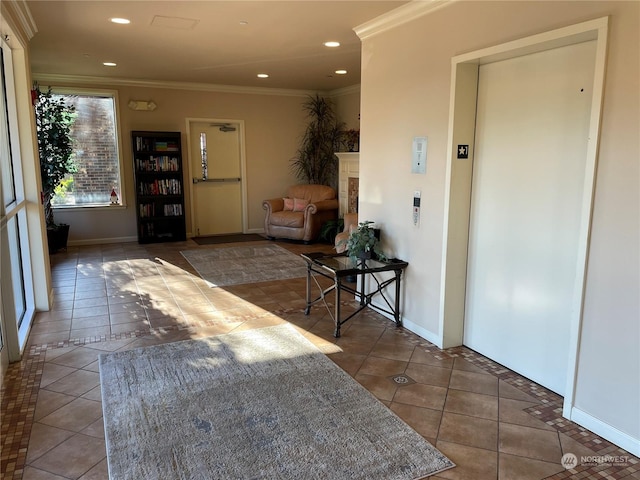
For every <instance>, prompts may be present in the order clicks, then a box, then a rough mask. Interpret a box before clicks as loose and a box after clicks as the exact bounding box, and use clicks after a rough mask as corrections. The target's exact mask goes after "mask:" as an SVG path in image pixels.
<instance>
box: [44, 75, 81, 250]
mask: <svg viewBox="0 0 640 480" xmlns="http://www.w3.org/2000/svg"><path fill="white" fill-rule="evenodd" d="M33 99H34V106H35V116H36V131H37V135H38V154H39V156H40V177H41V179H42V202H43V204H44V216H45V222H46V226H47V239H48V241H49V251H50V252H52V253H53V252H56V251H57V250H59V249H60V248H66V245H67V237H68V235H69V225H66V224H59V225H58V224H56V223H55V221H54V218H53V208H52V206H51V199H52V198H53V196H54V195H55V190H56V188H58V187H59V186H60V185H61V183H62V181H63V180H64V179H65V177H66V176H67V175H68V174H70V173H75V172H76V171H77V168H76V165H75V162H74V155H73V139H72V137H71V127H72V125H73V122H74V121H75V118H76V113H75V108H74V107H73V106H71V105H67V104H66V103H65V101H64V99H62V98H58V97H55V96H54V95H53V93H52V92H51V88H49V89H48V90H47V91H46V92H41V91H40V88H39V87H38V86H37V85H36V86H35V87H34V94H33Z"/></svg>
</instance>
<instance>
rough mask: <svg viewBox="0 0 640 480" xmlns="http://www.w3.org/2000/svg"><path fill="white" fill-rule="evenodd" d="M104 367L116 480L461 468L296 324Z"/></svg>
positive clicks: (112, 359)
mask: <svg viewBox="0 0 640 480" xmlns="http://www.w3.org/2000/svg"><path fill="white" fill-rule="evenodd" d="M99 364H100V381H101V387H102V405H103V413H104V422H105V436H106V443H107V458H108V464H109V478H110V479H112V480H122V479H131V480H134V479H135V480H141V479H144V480H153V479H162V480H171V479H202V480H205V479H206V480H211V479H221V480H230V479H243V480H244V479H295V480H302V479H304V480H307V479H322V480H346V479H350V480H355V479H367V480H372V479H380V480H405V479H406V480H412V479H419V478H423V477H425V476H428V475H433V474H435V473H437V472H439V471H442V470H444V469H447V468H450V467H452V466H454V465H453V463H452V462H451V461H450V460H448V459H447V458H446V457H445V456H444V455H443V454H442V453H440V452H439V451H438V450H437V449H435V448H434V447H433V446H432V445H431V444H430V443H428V442H427V441H426V440H424V438H423V437H422V436H420V435H419V434H418V433H416V432H415V431H414V430H413V429H411V428H410V427H409V426H408V425H407V424H405V423H404V422H403V421H402V420H401V419H400V418H398V417H397V416H396V415H395V414H394V413H393V412H392V411H391V410H389V409H388V408H387V407H386V406H384V405H383V404H382V403H380V402H379V401H378V400H377V399H376V398H375V397H374V396H373V395H371V394H370V393H369V392H368V391H367V390H366V389H365V388H364V387H362V386H361V385H360V384H359V383H357V382H356V381H355V380H354V379H352V378H351V377H350V376H349V375H348V374H347V373H345V372H344V371H343V370H342V369H340V368H339V367H338V366H337V365H335V364H334V363H333V362H332V361H331V360H330V359H329V358H327V357H326V356H325V355H324V354H323V353H321V352H320V351H319V350H318V349H317V348H316V347H315V346H314V345H313V344H312V343H311V342H309V341H308V340H307V339H306V338H304V337H303V336H302V335H301V334H300V333H298V332H297V331H296V330H295V329H294V328H293V327H292V326H290V325H288V324H285V325H279V326H276V327H267V328H262V329H256V330H247V331H243V332H237V333H230V334H226V335H220V336H216V337H210V338H204V339H198V340H186V341H182V342H176V343H169V344H164V345H158V346H153V347H146V348H138V349H134V350H129V351H123V352H116V353H111V354H103V355H100V359H99Z"/></svg>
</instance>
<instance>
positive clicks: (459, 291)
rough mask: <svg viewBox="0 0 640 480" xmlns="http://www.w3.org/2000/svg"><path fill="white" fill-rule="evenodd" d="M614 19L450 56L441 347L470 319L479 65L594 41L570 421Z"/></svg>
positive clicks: (567, 406)
mask: <svg viewBox="0 0 640 480" xmlns="http://www.w3.org/2000/svg"><path fill="white" fill-rule="evenodd" d="M608 25H609V18H608V17H602V18H598V19H595V20H590V21H587V22H583V23H579V24H576V25H571V26H568V27H565V28H560V29H557V30H552V31H549V32H545V33H541V34H538V35H533V36H530V37H525V38H522V39H519V40H515V41H512V42H508V43H504V44H501V45H497V46H494V47H489V48H485V49H482V50H477V51H474V52H470V53H466V54H462V55H458V56H456V57H453V58H452V59H451V96H450V104H449V127H448V132H449V133H448V138H447V143H448V145H447V168H446V178H445V205H444V208H445V210H444V217H445V218H444V229H443V251H442V265H441V285H442V289H441V293H440V309H439V327H440V328H439V338H438V340H439V345H438V346H439V347H440V348H449V347H454V346H459V345H462V343H463V330H464V319H465V311H464V310H465V297H466V278H467V254H468V250H467V249H468V243H469V219H470V209H471V183H472V171H473V161H474V154H473V146H474V141H475V138H474V135H475V120H476V100H477V86H478V69H479V67H480V65H483V64H486V63H492V62H496V61H500V60H506V59H509V58H514V57H518V56H522V55H528V54H531V53H536V52H541V51H544V50H550V49H553V48H560V47H564V46H568V45H572V44H576V43H581V42H585V41H589V40H595V41H596V54H595V55H596V58H595V70H594V82H593V96H592V99H591V114H590V123H589V143H588V146H587V154H586V155H587V158H586V164H585V178H584V184H583V194H582V206H581V218H580V237H579V243H578V255H577V262H576V287H575V289H574V293H573V298H572V305H573V307H572V316H571V318H570V334H569V355H568V358H569V362H568V365H567V386H566V388H565V397H564V405H563V415H564V416H565V417H566V418H569V419H570V418H571V413H572V407H573V404H574V398H575V385H576V378H577V367H578V354H579V348H580V333H581V326H582V313H583V302H584V288H585V278H586V267H587V259H588V254H589V238H590V233H591V232H590V231H591V217H592V211H593V195H594V188H595V176H596V167H597V157H598V144H599V138H600V119H601V113H602V100H603V95H604V77H605V67H606V51H607V36H608ZM458 145H468V146H469V151H468V158H467V159H458V158H457V150H458Z"/></svg>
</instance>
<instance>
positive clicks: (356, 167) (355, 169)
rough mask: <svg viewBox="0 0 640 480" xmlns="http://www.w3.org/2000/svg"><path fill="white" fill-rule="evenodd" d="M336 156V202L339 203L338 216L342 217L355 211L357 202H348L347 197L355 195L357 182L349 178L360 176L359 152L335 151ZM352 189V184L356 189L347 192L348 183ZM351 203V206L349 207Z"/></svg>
mask: <svg viewBox="0 0 640 480" xmlns="http://www.w3.org/2000/svg"><path fill="white" fill-rule="evenodd" d="M336 156H337V157H338V160H339V164H338V202H339V204H340V217H343V216H344V214H345V213H352V212H355V211H357V210H356V208H357V204H356V205H354V202H349V198H350V197H351V196H353V195H354V194H355V196H356V197H357V195H358V193H357V182H354V181H353V180H352V181H351V182H350V181H349V179H350V178H351V179H356V178H359V177H360V152H336ZM350 184H351V189H352V190H353V188H354V184H355V188H356V191H355V192H349V185H350ZM350 203H351V208H350Z"/></svg>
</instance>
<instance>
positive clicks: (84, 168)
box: [52, 94, 120, 206]
mask: <svg viewBox="0 0 640 480" xmlns="http://www.w3.org/2000/svg"><path fill="white" fill-rule="evenodd" d="M59 96H60V97H63V98H64V100H65V102H66V103H67V104H68V105H73V106H74V107H75V108H76V115H77V117H76V120H75V123H74V125H73V128H72V130H71V136H72V137H73V139H74V147H73V149H74V158H75V162H76V165H77V169H78V171H77V172H76V173H74V174H71V175H69V176H68V177H67V178H66V179H65V180H63V182H62V185H61V186H60V187H58V188H57V189H56V195H55V197H54V198H53V202H52V203H53V205H56V206H60V205H64V206H73V205H75V206H86V205H104V204H109V203H110V202H111V199H110V195H111V190H112V189H115V191H116V193H117V194H118V197H120V162H119V156H118V142H117V134H116V131H117V130H116V118H115V107H114V98H113V97H110V96H104V95H102V96H98V95H87V94H81V95H72V94H59Z"/></svg>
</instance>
